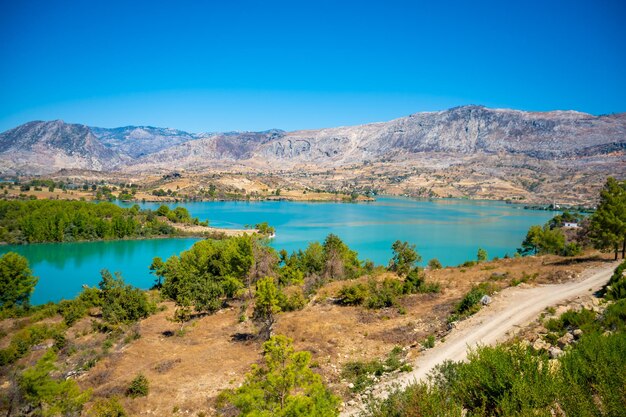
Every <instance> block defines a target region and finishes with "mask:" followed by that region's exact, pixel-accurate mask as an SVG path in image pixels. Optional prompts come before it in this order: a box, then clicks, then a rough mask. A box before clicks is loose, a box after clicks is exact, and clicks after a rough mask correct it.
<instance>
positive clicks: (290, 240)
mask: <svg viewBox="0 0 626 417" xmlns="http://www.w3.org/2000/svg"><path fill="white" fill-rule="evenodd" d="M179 205H181V206H184V207H186V208H187V209H188V210H189V211H190V213H191V214H192V215H193V216H195V217H199V218H200V219H201V220H205V219H208V220H209V222H210V224H211V225H212V226H216V227H231V228H243V227H244V226H245V225H254V224H256V223H260V222H263V221H267V222H269V223H270V224H271V225H272V226H274V227H275V228H276V238H275V239H273V242H272V245H273V246H274V247H275V248H277V249H282V248H284V249H287V250H289V251H292V250H297V249H303V248H305V247H306V245H307V244H308V243H309V242H311V241H315V240H318V241H321V240H323V239H324V237H325V236H326V235H327V234H328V233H335V234H337V235H339V236H340V237H341V238H342V239H343V240H344V241H345V242H346V243H347V244H348V245H349V246H350V247H351V248H353V249H355V250H356V251H358V252H359V255H360V257H361V258H362V259H370V260H372V261H374V262H375V263H377V264H384V265H386V264H387V263H388V261H389V258H390V257H391V250H390V248H391V244H392V243H393V241H395V240H396V239H400V240H406V241H409V242H411V243H414V244H415V245H416V246H417V249H418V251H419V253H420V254H421V255H422V257H423V259H424V262H423V263H425V262H427V261H428V260H429V259H431V258H434V257H436V258H438V259H439V260H440V261H441V263H442V264H444V265H457V264H459V263H461V262H464V261H466V260H468V259H474V258H475V257H476V252H477V250H478V248H479V247H482V248H484V249H486V250H487V252H488V253H489V256H490V257H494V256H499V257H501V256H504V255H505V254H506V253H508V254H510V255H512V254H513V253H514V252H515V249H516V248H517V247H518V246H519V245H520V243H521V241H522V240H523V238H524V236H525V234H526V231H527V230H528V228H529V227H530V226H531V225H534V224H543V223H545V222H546V221H547V220H548V219H550V218H551V217H552V215H553V214H554V213H550V212H546V211H534V210H524V209H521V208H519V207H517V206H513V205H507V204H505V203H500V202H489V201H467V200H434V201H424V200H411V199H405V198H399V197H381V198H378V199H377V201H375V202H369V203H358V204H350V203H318V202H314V203H313V202H311V203H307V202H297V203H296V202H285V201H264V202H238V201H235V202H233V201H229V202H198V203H181V204H179ZM140 206H142V207H145V208H153V209H154V208H157V207H158V206H159V204H156V203H145V204H140ZM175 206H176V205H175V204H170V207H172V208H173V207H175ZM196 240H197V239H154V240H136V241H115V242H85V243H62V244H38V245H30V246H5V247H1V248H0V253H4V252H7V251H9V250H16V251H17V252H19V253H22V254H23V255H24V256H26V257H27V258H28V259H29V261H30V263H31V266H32V268H33V270H34V271H35V274H36V275H37V276H39V277H40V281H39V284H38V285H37V288H36V291H35V293H34V295H33V298H32V301H33V303H35V304H37V303H43V302H46V301H58V300H59V299H61V298H71V297H73V296H75V295H76V294H77V293H78V292H79V291H80V289H81V286H82V285H83V284H87V285H96V284H97V283H98V281H99V277H100V275H99V271H100V270H101V269H102V268H108V269H109V270H111V271H120V272H122V274H123V275H124V277H125V279H126V280H127V282H130V283H132V284H133V285H136V286H138V287H141V288H149V287H150V285H151V284H152V282H153V281H154V279H153V277H152V276H151V275H150V273H149V271H148V266H149V265H150V263H151V261H152V258H153V257H155V256H160V257H162V258H164V259H165V258H167V257H169V256H171V255H173V254H177V253H179V252H180V251H182V250H185V249H187V248H189V247H191V245H193V243H194V242H195V241H196Z"/></svg>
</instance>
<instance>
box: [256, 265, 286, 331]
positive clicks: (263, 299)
mask: <svg viewBox="0 0 626 417" xmlns="http://www.w3.org/2000/svg"><path fill="white" fill-rule="evenodd" d="M279 303H280V290H279V289H278V287H277V286H276V284H275V283H274V279H273V278H270V277H265V278H261V279H260V280H258V281H257V283H256V293H255V294H254V313H253V320H254V321H255V322H257V323H259V325H260V327H261V329H260V330H259V337H260V338H262V339H263V340H268V339H269V338H270V337H271V336H272V328H273V327H274V323H275V322H276V319H275V315H276V314H277V313H279V312H280V306H279Z"/></svg>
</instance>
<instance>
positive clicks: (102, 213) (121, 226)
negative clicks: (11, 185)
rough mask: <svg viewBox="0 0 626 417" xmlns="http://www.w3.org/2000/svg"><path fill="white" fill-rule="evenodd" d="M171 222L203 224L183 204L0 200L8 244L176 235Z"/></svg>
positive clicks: (0, 225)
mask: <svg viewBox="0 0 626 417" xmlns="http://www.w3.org/2000/svg"><path fill="white" fill-rule="evenodd" d="M166 220H169V221H170V222H173V223H192V224H202V225H206V224H207V223H206V222H204V223H203V222H199V221H198V219H196V218H192V217H191V216H190V214H189V212H188V211H187V209H186V208H184V207H177V208H175V209H174V210H170V209H169V208H168V207H167V206H162V207H160V208H159V209H158V210H157V211H153V210H149V209H145V210H142V209H140V208H139V206H138V205H134V206H133V207H130V208H123V207H119V206H117V205H115V204H113V203H109V202H100V203H94V202H87V201H67V200H32V201H0V241H1V242H6V243H9V244H23V243H39V242H74V241H81V240H101V239H104V240H108V239H123V238H134V237H150V236H163V235H176V234H178V233H179V232H178V231H177V230H176V229H175V228H174V227H172V226H171V225H170V224H168V222H167V221H166Z"/></svg>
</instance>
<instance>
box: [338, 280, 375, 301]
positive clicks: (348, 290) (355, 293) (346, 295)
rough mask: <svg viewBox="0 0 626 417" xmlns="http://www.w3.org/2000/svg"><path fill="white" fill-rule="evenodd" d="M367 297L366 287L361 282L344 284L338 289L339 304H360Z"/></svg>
mask: <svg viewBox="0 0 626 417" xmlns="http://www.w3.org/2000/svg"><path fill="white" fill-rule="evenodd" d="M367 297H368V290H367V287H366V286H365V285H363V284H352V285H345V286H343V287H342V288H341V289H340V290H339V294H338V301H339V304H343V305H347V306H355V305H361V304H363V302H364V301H365V299H366V298H367Z"/></svg>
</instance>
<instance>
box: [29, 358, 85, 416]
mask: <svg viewBox="0 0 626 417" xmlns="http://www.w3.org/2000/svg"><path fill="white" fill-rule="evenodd" d="M55 361H56V355H55V354H54V352H53V351H52V350H49V351H47V352H46V353H45V354H44V356H43V357H42V358H41V359H40V360H39V361H38V362H37V364H35V366H33V367H32V368H29V369H27V370H25V371H24V372H23V373H22V375H20V377H19V387H20V390H21V391H22V394H23V395H24V398H25V399H26V401H28V402H29V403H30V404H31V405H32V406H33V407H34V408H35V409H37V410H38V411H39V413H38V414H37V415H41V416H57V415H66V416H71V415H80V412H81V410H82V408H83V405H84V404H85V402H87V401H88V400H89V398H90V396H91V392H90V391H82V392H81V390H80V388H79V387H78V384H77V383H76V381H74V380H73V379H66V380H60V381H59V380H56V379H53V378H51V377H50V373H51V372H53V371H54V370H56V366H55V365H54V362H55Z"/></svg>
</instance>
